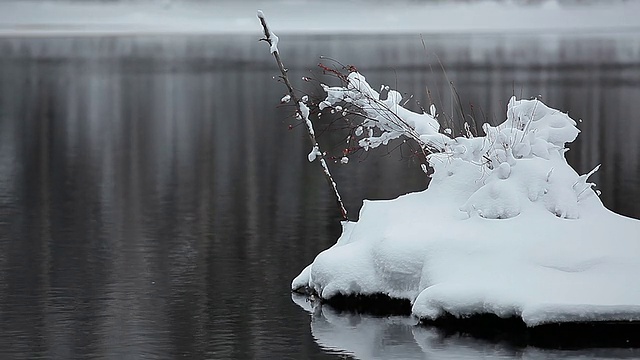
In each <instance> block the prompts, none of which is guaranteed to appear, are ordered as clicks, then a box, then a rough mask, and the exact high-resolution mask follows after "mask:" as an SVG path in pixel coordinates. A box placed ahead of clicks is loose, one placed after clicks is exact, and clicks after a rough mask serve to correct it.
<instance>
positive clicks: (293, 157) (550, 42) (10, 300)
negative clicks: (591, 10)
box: [0, 33, 640, 359]
mask: <svg viewBox="0 0 640 360" xmlns="http://www.w3.org/2000/svg"><path fill="white" fill-rule="evenodd" d="M257 38H258V36H257V35H256V36H255V37H254V36H224V37H223V36H122V37H67V38H53V37H50V38H0V358H11V359H168V358H189V359H205V358H209V359H231V358H235V359H248V358H265V359H266V358H269V359H271V358H282V359H284V358H292V359H307V358H339V357H345V356H347V357H354V358H364V359H368V358H378V359H383V358H418V359H424V358H429V359H431V358H433V359H439V358H451V359H461V358H462V359H465V358H466V359H475V358H480V357H482V358H489V359H519V358H549V357H553V358H581V359H584V358H607V359H613V358H640V352H639V351H638V349H597V348H595V349H594V348H583V349H572V350H563V349H538V348H535V347H527V346H526V345H525V346H522V345H521V344H520V345H517V344H510V343H508V342H502V341H489V340H485V339H477V338H473V337H471V336H467V335H464V334H443V333H442V332H440V331H438V329H434V328H426V327H420V326H415V320H414V319H411V318H409V317H390V318H377V317H372V316H367V315H364V314H349V313H346V314H345V313H340V312H337V311H334V310H332V309H329V308H326V307H324V308H316V309H312V308H310V305H309V304H308V303H307V302H305V300H304V299H300V298H293V299H292V296H291V294H290V291H289V284H290V281H291V280H292V278H293V277H295V276H296V275H297V274H298V272H299V271H300V270H302V269H303V268H304V267H305V266H306V265H307V264H308V263H310V262H311V261H312V260H313V258H314V256H315V255H316V254H317V253H318V252H320V251H321V250H323V249H325V248H327V247H329V246H331V245H332V244H333V243H334V242H335V240H336V238H337V236H338V235H339V232H340V224H339V220H340V214H339V212H338V210H337V208H336V207H335V204H334V202H333V198H332V196H331V193H330V192H329V190H328V189H327V187H326V184H325V182H324V181H325V180H324V179H323V177H322V174H321V170H320V169H319V167H318V164H316V163H309V162H308V161H307V156H306V155H307V153H308V152H309V150H310V146H309V144H308V142H307V141H308V140H307V138H306V134H305V132H304V130H303V129H302V127H299V126H297V124H296V120H295V119H293V117H292V108H291V106H287V105H284V106H282V105H279V101H280V98H281V97H282V96H283V95H284V94H285V88H284V86H283V85H282V84H281V83H280V82H278V78H277V70H276V68H275V64H274V63H273V59H272V58H271V57H270V54H269V52H268V47H267V46H266V45H265V44H264V43H260V42H258V41H257ZM280 38H281V43H280V46H279V48H280V50H281V52H282V55H283V60H284V61H285V63H286V64H287V66H288V68H289V70H290V74H291V77H292V79H293V81H294V83H295V84H296V85H297V86H298V87H299V88H300V89H301V90H302V91H304V92H308V93H309V94H310V95H312V96H316V97H317V96H320V93H319V92H318V85H317V80H318V79H319V80H320V81H323V82H328V83H335V79H334V78H332V77H331V76H323V75H322V70H321V69H320V68H318V67H317V66H316V64H317V63H318V62H322V63H324V64H325V65H326V66H329V67H337V68H340V65H338V63H337V62H336V61H340V62H341V63H343V64H345V65H346V64H350V65H354V66H356V67H357V68H358V69H359V71H360V72H362V73H363V74H364V75H365V76H367V78H368V80H370V82H371V83H372V84H387V85H390V86H391V87H394V88H398V89H399V90H401V91H402V92H403V93H405V94H406V98H407V99H410V101H409V102H408V103H407V106H409V107H411V108H413V109H416V110H417V109H419V108H420V107H421V106H425V104H426V105H428V104H429V103H430V101H433V102H434V103H435V104H436V106H437V107H438V109H439V111H440V112H442V113H446V114H449V115H448V117H447V116H444V115H443V117H442V118H441V120H442V122H443V125H445V126H452V127H453V128H454V129H457V130H456V131H459V129H460V126H461V124H462V122H463V119H465V120H466V121H468V122H469V123H471V124H472V125H473V127H474V129H475V126H476V125H478V126H479V125H480V124H482V123H483V122H493V123H495V122H498V121H501V120H502V119H503V118H504V112H505V106H506V103H507V101H508V100H509V97H510V96H512V95H516V96H518V97H524V98H531V97H540V98H541V99H542V100H543V101H545V102H546V103H547V104H548V105H550V106H552V107H556V108H559V109H562V110H563V111H567V112H569V114H570V115H571V116H572V117H573V118H574V119H576V120H578V119H580V120H581V122H579V124H578V127H579V128H580V129H581V131H582V133H581V135H580V137H579V138H578V140H577V141H576V142H575V143H573V144H571V145H570V148H571V150H570V151H569V152H568V153H567V159H568V161H569V162H570V163H571V164H572V165H573V166H574V167H575V168H576V170H577V171H579V172H581V173H586V172H588V171H589V170H591V169H592V168H594V167H595V166H596V165H598V164H600V163H601V164H602V167H601V169H600V171H598V172H597V173H596V174H595V175H594V176H593V178H592V180H593V181H594V182H595V183H596V184H597V188H598V189H599V190H601V192H602V195H601V199H602V201H603V202H604V204H605V205H606V206H607V207H608V208H609V209H611V210H613V211H615V212H618V213H620V214H623V215H626V216H630V217H635V218H640V141H638V139H640V36H638V34H631V33H626V34H616V33H610V34H599V35H583V34H568V35H551V34H546V35H535V34H531V35H455V36H454V35H450V36H446V35H440V36H423V37H420V36H418V35H406V36H379V35H350V36H286V35H281V37H280ZM320 56H325V57H330V58H332V59H335V60H332V59H328V58H320ZM303 76H305V77H308V78H309V79H311V81H308V82H305V81H303V80H302V77H303ZM452 84H453V85H452ZM411 95H413V98H410V96H411ZM458 99H459V100H458ZM322 121H323V120H321V121H319V122H318V123H317V124H316V126H317V127H318V129H320V130H319V132H320V133H322V135H321V136H320V142H321V144H322V145H323V146H324V147H325V149H326V150H327V151H328V153H329V156H335V157H340V156H341V154H342V151H343V149H344V148H345V145H346V144H345V142H344V138H343V136H345V134H344V133H343V132H340V130H337V129H335V130H332V131H322V129H323V128H326V124H323V123H322ZM325 121H326V120H325ZM289 125H291V129H290V126H289ZM474 131H475V130H474ZM389 150H391V149H389ZM332 169H333V171H334V173H335V176H336V180H337V183H338V186H339V188H340V190H341V191H342V193H343V196H344V197H345V199H346V205H347V207H348V209H349V210H350V212H351V217H352V218H357V213H358V209H359V207H360V206H361V203H362V200H363V199H388V198H393V197H396V196H399V195H401V194H404V193H407V192H410V191H417V190H421V189H424V188H425V187H426V186H427V179H426V177H425V176H424V174H423V173H422V171H421V170H420V166H419V159H417V158H416V157H415V156H413V155H412V153H411V149H410V148H409V147H408V146H406V145H403V146H399V147H397V148H394V149H393V151H378V152H374V153H366V154H363V153H358V154H357V155H355V156H353V157H352V159H351V161H350V162H349V164H348V165H344V166H340V165H339V164H332Z"/></svg>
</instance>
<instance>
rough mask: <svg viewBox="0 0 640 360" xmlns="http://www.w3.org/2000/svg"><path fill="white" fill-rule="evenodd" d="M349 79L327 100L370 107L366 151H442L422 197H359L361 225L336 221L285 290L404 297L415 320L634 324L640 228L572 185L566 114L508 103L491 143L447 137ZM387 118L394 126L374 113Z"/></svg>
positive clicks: (588, 186)
mask: <svg viewBox="0 0 640 360" xmlns="http://www.w3.org/2000/svg"><path fill="white" fill-rule="evenodd" d="M349 79H350V81H349V83H348V84H347V85H346V86H345V87H342V88H338V87H333V88H331V87H325V90H326V91H327V99H326V102H327V104H331V105H335V104H338V103H348V104H357V105H358V106H359V107H360V108H361V109H362V110H363V111H365V112H367V113H369V111H370V110H371V113H370V115H371V117H370V119H369V120H366V121H365V123H364V124H363V125H364V127H365V128H367V127H368V128H369V129H373V128H376V131H377V133H376V134H372V132H369V134H367V131H364V134H363V135H364V136H366V137H365V138H364V139H361V140H360V141H361V144H364V145H368V146H369V147H371V148H372V147H376V146H378V145H380V144H384V143H386V141H388V140H389V139H391V138H396V137H399V136H402V135H406V132H407V131H408V132H409V133H410V137H417V138H418V139H422V140H423V141H424V144H426V145H431V146H437V148H438V149H439V152H437V153H435V154H432V155H430V156H429V157H428V162H429V166H430V167H432V168H433V169H434V171H435V172H434V173H433V175H432V180H431V183H430V185H429V188H428V189H427V190H425V191H422V192H418V193H412V194H407V195H404V196H401V197H399V198H397V199H393V200H384V201H366V200H365V201H364V204H363V207H362V209H361V212H360V220H359V221H358V222H344V223H343V232H342V235H341V236H340V238H339V239H338V241H337V243H336V244H335V245H334V246H333V247H331V248H329V249H327V250H325V251H323V252H321V253H320V254H319V255H318V256H317V257H316V258H315V260H314V261H313V263H312V264H311V265H309V266H308V267H307V268H305V269H304V270H303V271H302V273H300V275H299V276H298V277H296V278H295V279H294V280H293V282H292V289H293V290H296V289H300V288H305V287H307V288H309V289H311V290H312V291H314V292H315V293H317V294H318V295H319V296H320V297H322V298H330V297H332V296H334V295H337V294H346V295H348V294H364V295H366V294H376V293H382V294H386V295H389V296H391V297H394V298H402V299H408V300H410V301H411V302H412V304H413V309H412V311H413V314H415V315H416V316H418V317H420V318H423V319H435V318H438V317H440V316H442V315H444V314H446V313H448V314H453V315H455V316H458V317H465V316H469V315H473V314H479V313H493V314H496V315H498V316H500V317H510V316H519V317H521V318H522V319H523V320H524V322H525V323H526V324H527V325H528V326H536V325H540V324H544V323H555V322H578V321H614V320H640V286H639V285H640V283H639V280H638V278H637V274H639V273H640V255H639V254H640V237H639V236H638V234H639V233H640V221H639V220H636V219H631V218H627V217H623V216H621V215H617V214H615V213H613V212H611V211H609V210H607V209H606V208H605V207H604V205H603V204H602V203H601V201H600V199H599V197H598V196H597V193H596V192H595V191H594V189H593V185H594V184H592V183H590V182H588V178H589V176H590V175H591V174H592V173H593V171H592V172H590V173H588V174H585V175H579V174H578V173H576V172H575V170H574V169H573V168H572V167H571V166H570V165H569V164H568V163H567V162H566V160H565V157H564V153H565V151H566V148H565V145H566V144H567V143H569V142H572V141H573V140H575V138H576V137H577V136H578V133H579V130H578V129H577V128H576V122H575V121H574V120H572V119H571V118H570V117H569V116H568V115H566V114H564V113H562V112H560V111H558V110H555V109H552V108H549V107H548V106H546V105H545V104H543V103H542V102H541V101H538V100H516V99H515V97H514V98H512V99H511V100H510V101H509V103H508V106H507V113H506V115H507V116H506V120H505V121H504V122H503V123H502V124H500V125H498V126H495V127H494V126H490V125H488V124H485V125H484V126H483V129H484V132H485V134H486V135H485V136H481V137H475V138H466V137H458V138H454V139H452V138H450V137H448V136H446V135H445V134H442V133H439V132H438V126H437V122H436V121H435V119H434V118H433V117H432V116H431V115H428V114H415V113H412V112H410V111H409V110H407V109H404V108H402V107H401V106H400V105H399V99H398V96H399V93H397V92H394V91H393V90H391V91H389V96H388V98H387V100H379V96H378V94H377V93H375V92H374V91H373V90H372V89H371V87H370V86H369V85H368V84H366V81H365V80H364V77H362V76H361V75H360V74H357V73H352V74H351V75H350V76H349ZM356 86H357V90H358V91H354V89H356ZM362 94H365V95H366V96H362ZM396 94H398V95H396ZM372 99H378V100H376V101H372ZM389 112H391V113H393V114H395V115H397V117H394V116H395V115H394V116H381V117H378V116H377V115H376V114H387V115H388V114H389ZM390 118H399V119H402V120H403V121H402V122H403V123H404V125H402V126H405V127H404V128H401V127H399V126H400V125H398V124H396V123H392V122H389V121H385V120H384V119H390ZM365 139H368V141H366V142H364V143H363V141H364V140H365ZM595 170H597V167H596V169H594V171H595Z"/></svg>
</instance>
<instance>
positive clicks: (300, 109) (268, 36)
mask: <svg viewBox="0 0 640 360" xmlns="http://www.w3.org/2000/svg"><path fill="white" fill-rule="evenodd" d="M258 19H260V23H261V24H262V30H263V31H264V38H262V39H260V40H261V41H266V42H267V43H268V44H269V47H270V50H271V54H273V57H274V58H275V59H276V63H277V64H278V68H279V69H280V74H281V76H280V77H281V78H282V80H283V81H284V84H285V85H286V86H287V90H288V91H289V96H291V100H293V103H294V104H295V106H296V113H297V116H296V117H297V118H298V119H300V120H303V121H304V122H305V124H306V126H307V133H308V135H309V141H311V145H312V146H313V150H312V152H315V154H314V156H315V157H317V158H318V160H319V161H320V165H321V166H322V171H323V173H324V177H325V179H326V180H327V182H328V183H329V187H331V190H332V191H333V193H334V195H335V196H336V202H337V203H338V207H340V213H341V214H342V219H343V220H348V218H347V209H346V208H345V207H344V203H343V202H342V197H340V193H339V192H338V187H337V186H336V182H335V181H334V180H333V176H331V172H329V167H328V166H327V162H326V160H325V156H324V153H323V152H322V151H320V147H319V146H318V142H317V141H316V135H315V132H314V130H313V124H312V123H311V120H309V108H308V107H307V105H306V104H304V102H302V101H301V100H300V99H299V98H298V97H297V96H296V94H295V92H294V89H293V85H291V81H290V80H289V76H287V69H286V68H285V67H284V64H283V63H282V59H281V58H280V52H279V51H278V37H277V36H276V35H275V34H274V33H273V32H272V31H271V30H270V29H269V27H268V26H267V20H266V19H265V17H264V13H263V12H262V11H258Z"/></svg>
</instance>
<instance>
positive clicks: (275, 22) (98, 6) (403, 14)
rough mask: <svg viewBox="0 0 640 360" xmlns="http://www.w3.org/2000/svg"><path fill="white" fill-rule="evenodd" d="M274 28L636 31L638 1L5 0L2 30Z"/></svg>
mask: <svg viewBox="0 0 640 360" xmlns="http://www.w3.org/2000/svg"><path fill="white" fill-rule="evenodd" d="M258 9H261V10H263V11H265V14H266V15H267V19H268V20H269V22H270V23H271V24H272V27H273V28H274V30H275V31H276V32H280V33H298V34H376V33H378V34H409V33H414V34H415V33H429V34H433V33H442V34H455V33H489V34H495V33H510V34H514V33H525V34H530V35H531V34H548V33H569V34H570V33H579V34H586V33H589V34H599V33H612V32H637V31H640V23H639V22H638V20H637V14H639V13H640V2H616V3H595V4H591V5H582V6H578V5H561V4H560V3H558V2H557V0H550V1H544V2H542V3H540V4H535V5H521V4H515V3H511V2H507V3H498V2H494V1H481V2H473V3H460V2H455V3H438V4H434V3H417V2H405V3H398V2H389V1H387V2H366V3H365V2H359V1H352V2H339V1H335V0H329V1H322V2H309V1H292V0H288V1H287V0H274V1H270V2H264V1H262V2H261V1H256V0H250V1H243V2H208V3H205V2H170V1H162V2H115V3H104V2H88V3H87V2H82V3H81V2H51V1H9V2H4V3H0V36H3V37H22V36H101V35H135V34H145V35H151V34H158V35H167V34H257V35H259V34H260V27H259V23H258V20H257V18H256V15H255V14H256V10H258Z"/></svg>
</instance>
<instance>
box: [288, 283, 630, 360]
mask: <svg viewBox="0 0 640 360" xmlns="http://www.w3.org/2000/svg"><path fill="white" fill-rule="evenodd" d="M292 299H293V301H294V302H295V303H297V304H298V305H299V306H300V307H301V308H303V309H305V310H306V311H309V312H310V313H312V319H311V333H312V334H313V337H314V339H315V340H316V342H317V343H318V344H319V345H320V346H321V347H322V348H323V349H325V350H327V351H335V352H338V353H340V354H343V355H349V356H352V357H355V358H358V359H452V360H453V359H459V360H466V359H637V358H639V357H640V349H615V348H613V349H612V348H609V349H598V348H591V349H590V348H587V349H541V348H536V347H530V346H526V344H525V346H522V345H516V344H513V343H511V342H509V341H507V339H502V338H501V337H500V336H495V337H494V338H492V339H477V338H473V337H471V336H469V335H467V334H464V333H457V332H453V333H447V332H445V331H443V330H440V329H438V328H435V327H431V326H423V325H416V322H417V320H416V319H412V318H408V317H394V316H392V317H374V316H370V315H364V314H353V313H348V312H347V313H339V312H336V311H335V310H334V309H332V308H331V307H329V306H322V305H321V304H317V303H314V304H313V305H312V304H310V303H309V302H308V301H307V299H306V298H305V297H303V296H299V295H293V296H292ZM507 337H508V336H505V338H507Z"/></svg>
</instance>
